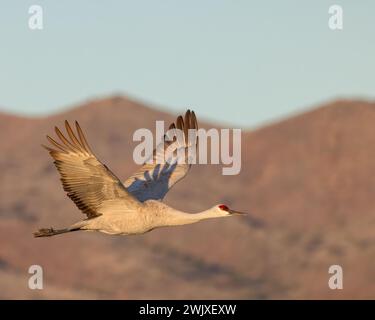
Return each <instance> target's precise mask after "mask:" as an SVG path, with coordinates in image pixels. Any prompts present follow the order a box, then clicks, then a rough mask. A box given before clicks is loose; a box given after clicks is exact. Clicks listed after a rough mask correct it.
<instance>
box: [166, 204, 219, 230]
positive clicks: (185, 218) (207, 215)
mask: <svg viewBox="0 0 375 320" xmlns="http://www.w3.org/2000/svg"><path fill="white" fill-rule="evenodd" d="M219 217H222V215H220V214H219V213H218V212H217V211H216V210H213V209H208V210H205V211H202V212H198V213H187V212H183V211H179V210H175V209H172V208H170V209H169V210H168V212H167V220H168V225H171V226H172V225H174V226H176V225H184V224H191V223H195V222H198V221H201V220H206V219H212V218H219Z"/></svg>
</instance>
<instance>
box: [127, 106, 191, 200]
mask: <svg viewBox="0 0 375 320" xmlns="http://www.w3.org/2000/svg"><path fill="white" fill-rule="evenodd" d="M176 129H180V130H181V131H179V132H178V130H176ZM189 129H195V130H194V131H188V130H189ZM197 130H198V122H197V118H196V116H195V113H194V111H190V110H188V111H187V112H186V113H185V117H184V118H182V116H179V117H178V118H177V121H176V123H172V124H171V125H170V126H169V130H168V133H169V135H165V136H164V139H163V142H162V143H160V144H159V145H158V146H157V147H156V149H155V150H154V152H153V154H152V156H151V157H150V159H149V160H152V163H149V162H150V161H149V160H148V161H146V163H145V164H144V165H143V166H142V167H141V168H140V169H139V170H138V171H137V172H135V173H134V174H133V175H132V176H131V177H130V178H128V179H127V180H126V181H125V182H124V185H125V187H126V188H127V189H128V191H129V192H130V193H131V194H133V195H134V196H135V197H136V198H137V199H138V200H139V201H141V202H144V201H146V200H150V199H153V200H162V199H163V198H164V197H165V195H166V194H167V192H168V191H169V190H170V189H171V188H172V186H173V185H174V184H176V183H177V182H178V181H180V180H181V179H183V178H184V177H185V176H186V174H187V173H188V171H189V169H190V167H191V162H190V161H188V156H189V155H190V153H191V151H193V152H194V153H195V152H196V149H197V145H198V141H197ZM182 132H183V135H180V134H178V133H182ZM171 137H174V139H173V140H172V141H170V138H171ZM172 143H176V145H177V150H176V152H175V153H174V156H175V157H174V159H173V161H170V160H169V161H166V160H168V159H170V158H169V157H168V155H169V151H168V150H170V149H168V147H170V146H171V144H172ZM172 147H173V146H172ZM189 149H190V153H189ZM182 154H183V155H184V161H183V162H181V161H178V158H179V156H178V155H182ZM180 158H181V157H180Z"/></svg>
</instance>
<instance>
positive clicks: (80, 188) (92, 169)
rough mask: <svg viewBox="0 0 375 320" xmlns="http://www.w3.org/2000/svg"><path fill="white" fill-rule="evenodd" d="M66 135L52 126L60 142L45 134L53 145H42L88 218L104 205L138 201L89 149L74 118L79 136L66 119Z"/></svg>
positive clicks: (121, 204) (68, 192)
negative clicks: (51, 146)
mask: <svg viewBox="0 0 375 320" xmlns="http://www.w3.org/2000/svg"><path fill="white" fill-rule="evenodd" d="M65 127H66V131H67V133H68V136H67V137H65V136H64V135H63V134H62V133H61V131H60V130H59V129H58V128H57V127H55V131H56V134H57V136H58V137H59V140H60V141H59V142H57V141H55V140H54V139H52V138H51V137H49V136H47V139H48V140H49V141H50V143H51V144H52V145H53V146H54V147H55V148H56V149H53V148H50V147H47V146H43V147H45V148H46V149H47V150H48V151H49V153H50V155H51V156H52V158H53V159H55V161H54V164H55V165H56V168H57V170H58V171H59V173H60V175H61V181H62V184H63V187H64V190H65V191H66V192H67V195H68V196H69V197H70V198H71V199H72V200H73V202H74V203H75V204H76V206H77V207H78V208H79V209H80V210H82V212H83V213H84V214H86V215H87V217H88V218H94V217H96V216H99V215H101V214H103V213H104V212H103V210H101V209H103V208H105V207H108V205H109V204H111V205H112V206H113V205H115V204H117V205H118V206H123V207H124V208H126V207H133V208H136V207H137V206H140V205H141V203H140V202H139V201H138V200H137V199H136V198H134V197H133V196H132V195H131V194H130V193H129V192H128V191H127V190H126V188H125V187H124V185H123V184H122V183H121V181H120V180H119V179H118V178H117V177H116V176H115V175H114V174H113V173H112V172H111V171H110V170H109V169H108V168H107V166H106V165H104V164H102V163H101V162H100V161H99V160H98V159H97V158H96V157H95V155H94V154H93V152H92V151H91V149H90V147H89V145H88V143H87V140H86V138H85V136H84V134H83V131H82V129H81V128H80V126H79V124H78V122H76V129H77V133H78V136H77V135H76V134H75V133H74V132H73V130H72V129H71V127H70V125H69V123H68V122H67V121H65Z"/></svg>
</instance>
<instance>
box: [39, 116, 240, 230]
mask: <svg viewBox="0 0 375 320" xmlns="http://www.w3.org/2000/svg"><path fill="white" fill-rule="evenodd" d="M75 125H76V133H74V132H73V130H72V128H71V126H70V124H69V122H68V121H65V128H66V132H67V134H68V136H67V137H66V136H64V135H63V134H62V133H61V131H60V130H59V129H58V128H57V127H55V131H56V134H57V136H58V138H59V139H60V141H59V142H57V141H56V140H54V139H52V138H51V137H50V136H47V139H48V140H49V142H50V143H51V144H52V145H53V146H54V147H55V148H51V147H47V146H44V145H43V147H45V148H46V149H47V150H48V151H49V154H50V155H51V156H52V158H53V159H54V160H55V161H54V164H55V166H56V167H57V170H58V171H59V173H60V175H61V181H62V185H63V188H64V190H65V191H66V192H67V195H68V196H69V197H70V198H71V199H72V200H73V202H74V203H75V204H76V206H77V207H78V208H79V209H80V210H81V211H82V212H83V213H84V214H86V216H87V218H86V219H84V220H81V221H79V222H77V223H75V224H73V225H71V226H69V227H67V228H64V229H53V228H45V229H40V230H39V231H37V232H35V233H34V236H35V237H49V236H54V235H58V234H62V233H66V232H71V231H78V230H85V231H100V232H103V233H107V234H117V235H131V234H142V233H145V232H148V231H151V230H153V229H155V228H158V227H165V226H176V225H184V224H190V223H194V222H198V221H201V220H204V219H210V218H218V217H228V216H233V215H236V214H243V213H242V212H238V211H234V210H231V209H229V208H228V207H227V206H226V205H224V204H218V205H215V206H213V207H212V208H210V209H208V210H205V211H203V212H199V213H195V214H191V213H186V212H182V211H179V210H176V209H174V208H171V207H169V206H168V205H166V204H165V203H163V202H162V200H163V198H164V196H165V195H166V193H167V192H168V191H169V190H170V189H171V187H172V186H173V185H174V184H175V183H177V182H178V181H180V180H181V179H182V178H184V177H185V176H186V174H187V173H188V171H189V169H190V167H191V165H190V164H188V163H186V162H185V163H181V164H180V163H177V162H176V163H171V164H168V163H165V164H163V166H162V168H161V167H160V164H157V163H156V161H153V162H152V164H151V163H149V162H146V163H145V164H144V165H143V166H142V167H141V168H140V169H139V170H138V171H137V172H136V173H135V174H133V175H132V176H131V177H130V178H128V179H127V180H126V181H125V182H124V183H122V182H121V181H120V180H119V179H118V178H117V177H116V176H115V175H114V174H113V173H112V172H111V170H109V168H108V167H107V166H106V165H104V164H103V163H101V162H100V161H99V160H98V159H97V158H96V156H95V155H94V153H93V152H92V151H91V148H90V147H89V144H88V143H87V140H86V138H85V136H84V134H83V131H82V129H81V127H80V126H79V124H78V122H77V121H76V122H75ZM176 128H177V129H180V130H182V132H184V133H187V131H188V130H189V129H195V131H196V130H197V129H198V124H197V119H196V117H195V114H194V112H193V111H192V112H190V110H188V111H187V112H186V114H185V117H184V118H182V116H179V117H178V118H177V121H176V124H174V123H172V124H171V126H170V129H171V130H173V129H176ZM193 132H194V130H193ZM77 134H78V135H77ZM176 140H177V138H176V139H175V141H176ZM197 140H198V139H197V138H196V137H195V139H192V141H193V142H191V140H190V141H188V139H187V134H185V135H183V138H182V140H181V141H179V144H178V145H179V148H183V149H184V151H186V150H187V148H188V147H189V143H190V147H191V143H193V144H194V145H193V147H195V148H196V146H197V144H198V143H197ZM170 143H171V142H170V141H167V140H166V138H165V136H164V144H163V147H162V148H159V147H158V146H157V147H156V149H155V150H154V152H153V154H152V157H153V160H155V159H156V158H157V157H158V156H160V153H163V152H166V148H167V147H168V145H170ZM160 145H162V144H160Z"/></svg>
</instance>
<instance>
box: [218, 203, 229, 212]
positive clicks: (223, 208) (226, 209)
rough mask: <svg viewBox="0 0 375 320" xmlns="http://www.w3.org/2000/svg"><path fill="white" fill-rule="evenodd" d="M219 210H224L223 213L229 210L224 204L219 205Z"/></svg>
mask: <svg viewBox="0 0 375 320" xmlns="http://www.w3.org/2000/svg"><path fill="white" fill-rule="evenodd" d="M219 209H220V210H224V211H228V210H229V208H228V207H227V206H226V205H225V204H221V205H219Z"/></svg>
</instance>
